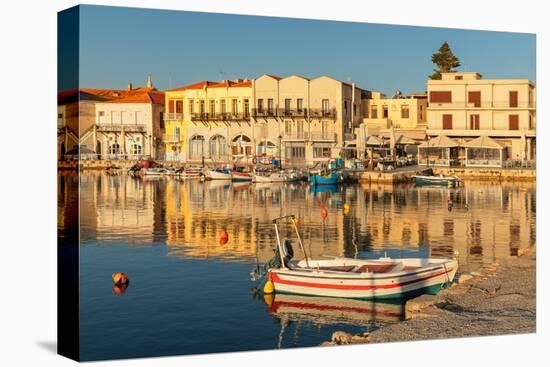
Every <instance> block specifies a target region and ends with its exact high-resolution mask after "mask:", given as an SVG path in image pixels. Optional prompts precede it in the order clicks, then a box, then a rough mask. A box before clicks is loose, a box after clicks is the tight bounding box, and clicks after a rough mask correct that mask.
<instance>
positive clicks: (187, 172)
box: [178, 167, 202, 178]
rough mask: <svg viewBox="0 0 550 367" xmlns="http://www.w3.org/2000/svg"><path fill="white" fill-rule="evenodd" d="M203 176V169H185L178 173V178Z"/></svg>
mask: <svg viewBox="0 0 550 367" xmlns="http://www.w3.org/2000/svg"><path fill="white" fill-rule="evenodd" d="M201 175H202V169H201V168H195V167H193V168H185V169H183V170H180V171H178V176H180V177H182V178H198V177H200V176H201Z"/></svg>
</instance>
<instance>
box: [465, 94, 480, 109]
mask: <svg viewBox="0 0 550 367" xmlns="http://www.w3.org/2000/svg"><path fill="white" fill-rule="evenodd" d="M468 103H471V104H473V105H474V107H481V92H479V91H475V92H468Z"/></svg>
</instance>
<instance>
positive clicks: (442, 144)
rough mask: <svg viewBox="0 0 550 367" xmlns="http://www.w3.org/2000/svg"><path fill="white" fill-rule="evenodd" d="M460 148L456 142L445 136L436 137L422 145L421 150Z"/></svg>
mask: <svg viewBox="0 0 550 367" xmlns="http://www.w3.org/2000/svg"><path fill="white" fill-rule="evenodd" d="M458 146H460V145H459V144H458V143H457V142H456V141H454V140H452V139H450V138H449V137H447V136H445V135H440V136H436V137H435V138H432V139H430V140H428V141H426V142H424V143H422V144H420V145H419V146H418V147H419V148H456V147H458Z"/></svg>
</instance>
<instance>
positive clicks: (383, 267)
mask: <svg viewBox="0 0 550 367" xmlns="http://www.w3.org/2000/svg"><path fill="white" fill-rule="evenodd" d="M397 265H398V263H388V264H369V265H363V266H361V267H359V268H358V269H357V270H356V272H357V273H365V272H367V271H368V272H370V273H389V272H390V271H392V270H393V269H394V268H395V267H396V266H397Z"/></svg>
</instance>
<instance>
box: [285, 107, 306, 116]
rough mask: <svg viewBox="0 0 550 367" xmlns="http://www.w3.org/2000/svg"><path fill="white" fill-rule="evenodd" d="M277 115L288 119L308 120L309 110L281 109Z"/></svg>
mask: <svg viewBox="0 0 550 367" xmlns="http://www.w3.org/2000/svg"><path fill="white" fill-rule="evenodd" d="M277 115H278V116H279V117H288V118H306V117H307V116H308V113H307V108H300V109H297V108H288V109H287V108H279V109H278V110H277Z"/></svg>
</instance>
